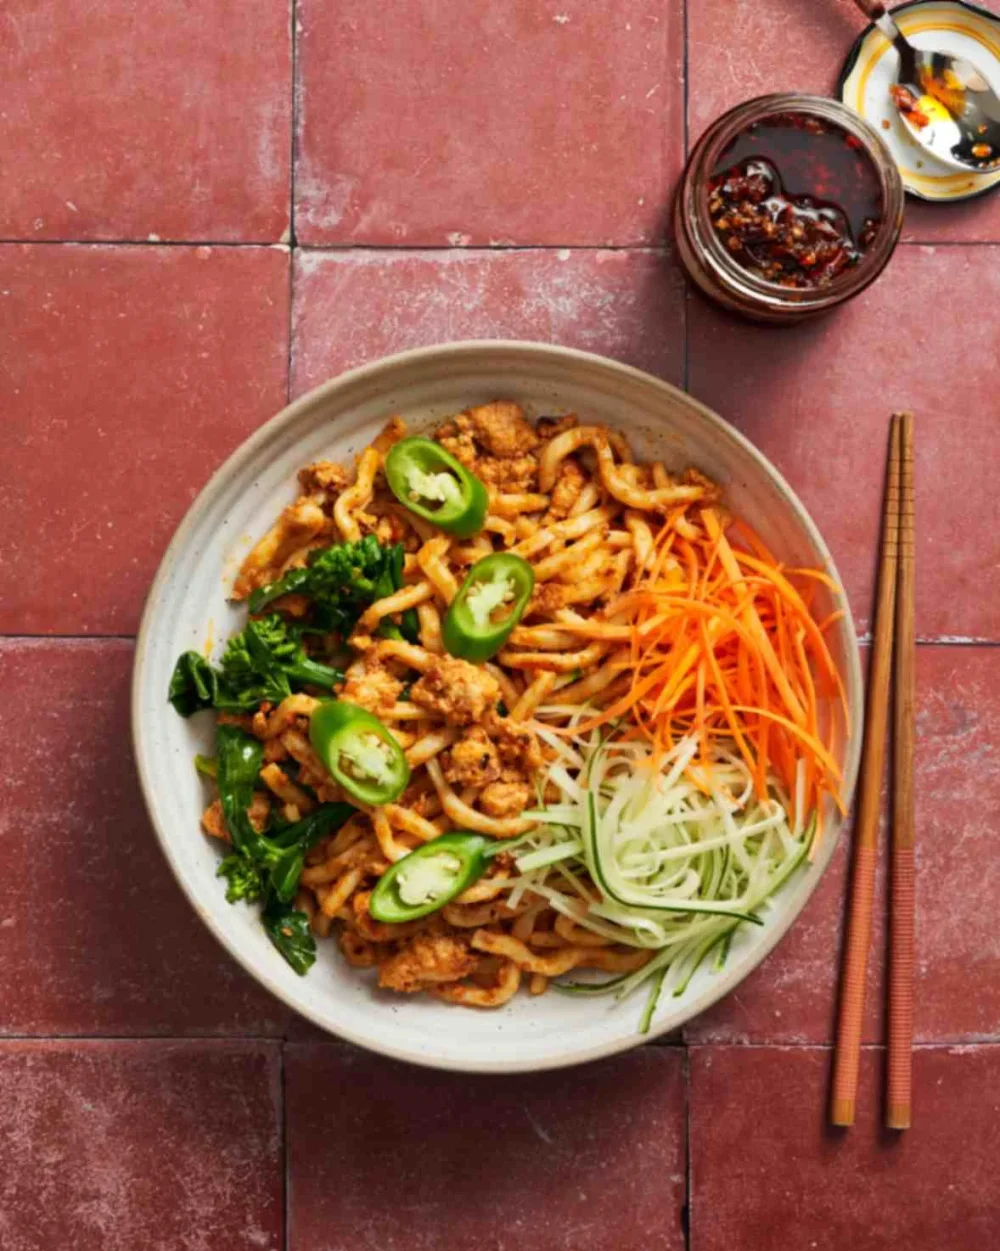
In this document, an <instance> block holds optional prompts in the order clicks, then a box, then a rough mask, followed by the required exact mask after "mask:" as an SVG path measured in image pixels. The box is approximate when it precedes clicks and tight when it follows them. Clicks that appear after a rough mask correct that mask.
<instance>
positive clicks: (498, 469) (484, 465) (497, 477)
mask: <svg viewBox="0 0 1000 1251" xmlns="http://www.w3.org/2000/svg"><path fill="white" fill-rule="evenodd" d="M475 471H476V474H477V476H478V477H480V478H482V480H483V482H485V483H486V485H487V486H490V487H493V489H494V490H495V491H500V492H502V493H503V494H505V495H507V494H513V495H518V494H521V493H523V492H526V491H534V490H535V488H536V486H537V484H538V461H537V460H536V459H535V458H534V456H511V457H509V458H500V457H497V456H483V457H481V458H480V459H479V460H477V461H476V465H475Z"/></svg>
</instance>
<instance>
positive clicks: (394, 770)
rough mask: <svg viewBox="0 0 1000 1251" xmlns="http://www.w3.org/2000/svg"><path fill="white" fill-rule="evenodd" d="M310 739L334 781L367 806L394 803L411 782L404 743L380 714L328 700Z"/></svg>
mask: <svg viewBox="0 0 1000 1251" xmlns="http://www.w3.org/2000/svg"><path fill="white" fill-rule="evenodd" d="M309 739H310V741H311V742H312V745H313V747H314V748H315V749H316V752H317V754H318V755H319V757H320V759H321V760H322V761H323V763H324V764H325V765H326V767H327V768H328V769H329V770H330V773H331V774H332V775H333V777H334V780H335V781H337V782H339V783H340V785H341V786H342V787H343V788H344V790H345V791H346V792H347V793H348V795H352V796H353V797H354V798H355V799H357V800H360V801H361V803H363V804H391V803H392V802H393V801H394V800H396V799H398V798H399V797H400V795H402V793H403V791H405V790H406V787H407V785H408V784H409V781H410V766H409V765H408V764H407V762H406V756H405V755H404V754H403V749H402V747H400V745H399V743H398V742H397V741H396V739H395V738H394V737H393V735H392V733H391V731H390V730H389V729H388V728H387V727H386V726H384V725H383V724H382V722H381V721H380V720H379V719H378V717H376V716H374V715H373V714H372V713H370V712H368V710H367V709H365V708H359V707H358V705H357V704H352V703H350V702H349V701H348V700H343V699H329V700H324V701H323V703H321V704H320V706H319V707H318V708H317V709H316V710H315V712H314V713H313V715H312V719H311V720H310V722H309Z"/></svg>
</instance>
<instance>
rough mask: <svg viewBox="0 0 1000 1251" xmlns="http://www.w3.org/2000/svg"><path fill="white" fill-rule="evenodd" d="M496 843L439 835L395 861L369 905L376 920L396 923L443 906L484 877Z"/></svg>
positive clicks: (466, 835) (467, 836) (475, 837)
mask: <svg viewBox="0 0 1000 1251" xmlns="http://www.w3.org/2000/svg"><path fill="white" fill-rule="evenodd" d="M495 846H496V839H493V838H485V837H484V836H483V835H482V834H469V833H464V832H461V831H456V832H454V833H452V834H442V835H441V836H440V838H435V839H433V840H432V841H431V842H429V843H424V845H423V846H422V847H418V848H416V850H415V851H411V852H410V853H409V854H408V855H406V856H403V858H402V859H401V860H397V861H396V863H395V864H392V865H390V866H389V868H388V869H387V870H386V871H385V873H383V874H382V876H381V877H380V878H379V881H378V885H377V886H376V887H375V889H374V890H373V891H372V896H371V899H370V900H369V901H368V911H369V912H370V913H371V915H372V916H373V917H374V918H375V920H376V921H385V922H387V923H388V924H389V925H398V924H401V923H402V922H404V921H416V920H419V918H420V917H425V916H427V915H428V914H429V913H431V912H436V911H437V910H438V908H443V907H444V905H445V904H446V903H449V902H450V901H451V900H452V899H454V898H455V896H456V895H460V894H461V893H462V891H463V890H466V889H467V888H468V887H470V886H471V885H472V883H473V882H476V881H478V880H479V878H481V877H482V876H483V874H484V873H485V872H486V869H487V867H488V866H489V863H490V857H489V856H487V855H485V854H484V853H485V851H486V849H487V848H488V847H495Z"/></svg>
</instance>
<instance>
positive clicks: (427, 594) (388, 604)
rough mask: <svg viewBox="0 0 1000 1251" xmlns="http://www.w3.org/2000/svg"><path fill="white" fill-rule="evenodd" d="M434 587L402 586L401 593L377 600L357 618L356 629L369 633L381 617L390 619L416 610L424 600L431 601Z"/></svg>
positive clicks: (427, 584)
mask: <svg viewBox="0 0 1000 1251" xmlns="http://www.w3.org/2000/svg"><path fill="white" fill-rule="evenodd" d="M433 597H434V587H433V586H432V585H431V584H430V582H415V583H414V584H413V585H412V586H404V587H403V589H402V590H401V591H396V592H394V594H392V595H387V596H386V597H385V599H377V600H376V601H375V603H374V604H372V605H371V606H370V607H369V608H366V609H365V611H364V612H363V613H362V614H361V616H360V617H359V618H358V629H359V630H364V631H366V632H370V631H372V630H374V629H375V627H376V626H377V625H378V623H379V622H380V621H381V620H382V618H383V617H391V616H392V615H393V613H397V612H405V611H406V610H407V608H416V606H417V605H418V604H422V603H424V601H425V600H429V599H433Z"/></svg>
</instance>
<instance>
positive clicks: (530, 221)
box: [0, 0, 1000, 1251]
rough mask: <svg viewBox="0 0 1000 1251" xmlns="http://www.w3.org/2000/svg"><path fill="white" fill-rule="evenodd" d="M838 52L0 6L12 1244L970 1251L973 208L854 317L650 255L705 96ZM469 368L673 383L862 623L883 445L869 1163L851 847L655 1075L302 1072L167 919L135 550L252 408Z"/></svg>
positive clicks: (981, 278) (6, 1195) (979, 831)
mask: <svg viewBox="0 0 1000 1251" xmlns="http://www.w3.org/2000/svg"><path fill="white" fill-rule="evenodd" d="M987 2H988V3H991V4H992V6H993V7H994V8H996V9H997V10H998V11H1000V0H987ZM980 3H983V0H980ZM860 20H861V19H860V18H859V17H858V15H857V14H856V11H855V9H854V8H853V6H852V4H851V3H849V0H823V3H819V0H816V2H815V3H813V2H808V3H807V2H806V0H802V2H800V3H793V2H792V0H688V3H687V11H686V12H685V11H684V8H683V6H682V4H681V3H680V0H672V2H670V3H663V2H662V0H659V2H658V3H652V0H588V2H587V3H586V4H584V3H581V2H580V0H558V3H556V2H554V3H552V4H551V5H545V4H541V3H539V2H538V0H508V2H507V3H505V4H500V5H494V6H492V7H491V8H490V9H489V11H488V12H487V11H486V9H485V7H484V6H477V5H471V4H468V3H463V2H462V0H398V3H396V4H394V5H392V6H391V7H390V6H382V7H379V6H372V5H365V4H363V3H361V2H360V0H291V6H290V4H289V0H254V2H253V3H249V4H247V3H237V2H236V0H198V3H195V2H194V0H173V2H172V3H168V2H167V0H152V3H147V4H145V5H143V6H141V8H140V7H139V6H136V5H134V4H132V3H130V2H128V0H90V3H88V4H87V5H85V6H67V5H65V4H60V3H58V2H57V0H6V3H5V4H4V5H3V8H2V11H0V58H2V63H3V65H4V67H5V68H4V91H3V98H2V100H0V152H3V153H4V154H5V160H4V175H3V180H2V186H3V191H2V193H0V240H2V242H0V414H2V417H0V421H2V429H3V434H4V439H3V454H2V458H0V503H2V505H3V510H4V514H5V515H6V517H7V519H8V520H7V524H6V525H5V526H4V528H3V537H2V538H0V634H2V636H3V637H2V638H0V691H2V692H3V698H2V700H0V727H2V728H0V735H2V739H3V741H4V742H6V743H7V748H6V749H5V759H4V768H3V769H2V771H0V836H2V840H3V841H2V844H0V845H2V847H3V851H4V856H3V864H4V871H3V873H2V874H0V1108H2V1109H3V1115H2V1117H0V1248H2V1249H3V1251H36V1249H37V1251H40V1249H41V1248H46V1251H47V1249H48V1248H50V1247H52V1246H54V1245H61V1246H66V1247H69V1248H72V1251H98V1249H99V1251H137V1249H140V1248H141V1249H146V1248H149V1249H150V1251H153V1249H157V1251H160V1249H162V1251H175V1249H176V1251H243V1249H246V1251H279V1249H280V1248H287V1249H288V1251H347V1249H350V1251H375V1249H376V1248H378V1249H380V1251H388V1249H391V1248H402V1247H411V1248H414V1251H425V1249H426V1251H431V1249H436V1248H448V1251H466V1249H470V1251H471V1249H472V1248H475V1249H476V1251H500V1249H502V1248H514V1247H516V1248H524V1249H526V1251H536V1249H537V1251H549V1249H551V1251H556V1249H560V1251H611V1249H612V1248H614V1249H615V1251H640V1249H641V1251H648V1249H649V1248H664V1249H670V1251H674V1249H677V1251H680V1249H681V1248H688V1249H690V1251H716V1249H718V1251H731V1249H734V1248H740V1249H741V1251H757V1249H758V1248H760V1249H765V1248H766V1249H768V1251H770V1249H772V1248H773V1249H774V1251H779V1249H780V1251H812V1249H816V1251H826V1249H829V1251H842V1249H843V1248H844V1247H848V1246H849V1247H851V1248H856V1249H857V1251H869V1249H870V1251H881V1248H889V1247H895V1246H901V1245H905V1246H907V1247H908V1248H909V1251H951V1249H954V1251H996V1248H998V1247H1000V1173H998V1171H997V1168H996V1153H997V1149H998V1147H1000V1093H998V1092H1000V940H998V937H997V935H998V929H997V926H996V924H995V914H996V901H997V899H998V897H1000V851H998V850H997V848H998V844H997V833H996V817H997V814H998V812H1000V647H998V646H997V645H998V644H1000V546H998V541H997V539H996V535H995V531H993V530H992V529H991V528H990V527H989V526H988V522H989V519H990V517H991V516H994V515H995V513H996V503H995V489H994V481H995V479H996V476H997V470H1000V455H998V453H997V450H996V448H997V444H996V442H995V435H994V429H993V426H994V419H995V414H996V393H997V380H998V375H997V360H996V341H997V339H996V328H995V327H996V320H997V316H998V315H1000V278H998V277H997V274H998V269H997V259H998V258H997V254H996V245H997V244H1000V195H998V196H994V197H988V198H986V199H983V200H979V201H976V202H974V203H970V204H968V205H965V206H956V207H951V208H929V207H927V206H919V205H912V206H911V209H910V212H909V214H908V217H907V224H906V231H905V239H906V243H905V244H904V245H903V246H902V247H901V248H900V250H899V252H898V253H897V255H896V257H895V259H894V261H893V263H892V266H891V268H890V270H889V271H888V273H887V274H886V276H885V278H884V280H883V281H881V282H880V283H879V284H878V285H877V286H875V287H874V288H873V289H872V290H871V291H870V292H869V293H867V294H866V295H865V296H863V297H862V298H860V299H859V300H858V301H857V302H856V303H855V304H854V305H853V306H852V307H850V308H849V309H847V310H845V311H843V312H841V313H840V314H839V315H836V316H834V317H831V318H830V319H828V320H827V321H825V322H822V323H817V324H815V325H814V326H811V327H808V328H806V329H803V330H795V331H784V332H778V331H766V330H759V329H751V328H749V327H748V326H745V325H742V324H737V323H734V322H732V321H729V320H728V319H726V318H724V317H722V316H720V315H719V314H718V313H716V312H715V311H714V310H713V309H711V308H709V307H707V306H706V305H704V304H703V303H701V302H700V300H699V299H696V298H694V297H693V296H692V295H690V294H689V293H688V292H687V291H686V290H685V288H684V285H683V283H682V282H681V280H680V278H679V276H678V273H677V270H676V268H675V265H674V262H673V258H672V256H671V254H670V249H669V246H668V245H666V244H665V243H664V222H665V217H666V211H667V206H668V203H669V194H670V190H671V187H672V185H673V182H674V180H675V178H676V175H677V172H678V170H679V168H680V165H681V163H682V161H683V159H684V154H685V149H686V147H687V146H688V145H689V143H690V139H691V138H692V137H696V136H697V134H698V133H699V132H700V131H701V129H702V128H703V127H704V126H705V125H706V123H707V122H708V121H709V120H710V119H711V118H712V117H713V116H714V115H715V114H716V113H717V112H718V111H719V110H721V109H722V108H723V107H725V106H727V105H728V104H729V103H731V102H733V101H735V100H738V99H740V98H741V97H746V96H749V95H752V94H755V93H758V92H759V91H761V90H764V89H769V88H778V89H781V88H805V89H812V90H818V91H828V90H830V88H831V86H832V83H833V80H834V78H835V75H836V71H837V68H838V64H839V62H840V60H841V58H842V57H843V55H844V53H845V51H846V48H847V46H848V44H849V43H850V41H851V40H852V39H853V37H854V36H855V34H856V33H857V31H858V29H859V27H860ZM901 321H902V325H901ZM898 331H902V333H895V332H898ZM471 336H485V337H529V338H537V339H544V340H550V341H553V342H558V343H568V344H573V345H577V346H581V347H585V348H589V349H592V350H595V351H598V352H604V353H607V354H608V355H611V356H615V357H618V358H620V359H622V360H626V361H629V362H631V363H634V364H637V365H639V366H641V367H643V368H645V369H648V370H651V371H652V372H654V373H656V374H658V375H660V376H662V377H664V378H667V379H669V380H670V381H672V382H675V383H678V384H681V385H686V386H688V387H689V389H690V390H691V391H692V392H693V393H694V394H695V395H697V396H698V397H699V398H701V399H703V400H705V401H707V402H708V403H709V404H711V405H712V406H714V407H715V408H717V409H718V410H719V411H720V412H722V413H723V414H724V415H725V416H726V417H728V418H729V419H730V420H732V421H733V422H735V423H736V424H737V425H738V426H739V427H740V428H741V429H743V430H745V431H746V432H747V433H748V434H749V435H750V436H751V437H752V438H753V439H754V440H755V441H756V442H757V443H758V444H759V445H760V446H761V447H762V448H763V449H764V450H765V452H766V453H767V454H768V455H769V456H771V457H772V458H773V459H774V461H775V462H776V463H777V464H778V465H779V467H780V468H781V469H782V470H783V471H784V472H785V473H786V474H787V475H788V476H789V478H790V479H791V480H792V482H793V484H794V485H795V487H796V488H797V489H798V490H799V491H800V493H801V494H802V496H803V498H804V499H805V501H806V503H807V505H808V506H809V508H810V509H811V510H812V511H813V513H814V515H815V516H816V518H817V520H818V521H819V523H820V525H821V526H822V528H823V530H824V532H825V534H826V536H827V538H828V540H829V542H830V545H831V547H832V548H833V551H834V554H835V556H836V559H837V560H838V562H839V564H840V567H841V569H842V570H843V572H844V575H845V578H846V580H847V583H848V586H849V590H850V592H851V595H852V600H853V604H854V609H855V613H856V617H857V620H858V623H859V626H860V627H861V628H862V629H863V630H864V629H866V628H867V625H868V619H869V604H870V600H871V583H872V570H873V563H874V550H875V537H876V529H877V514H878V504H879V495H880V490H881V462H882V457H883V449H884V436H885V423H886V418H887V414H888V412H889V411H890V410H891V409H892V408H894V407H901V406H904V405H909V406H912V407H913V408H915V409H916V410H917V413H918V423H919V424H918V452H919V463H918V466H917V473H918V497H919V504H920V508H919V535H918V557H919V602H918V632H919V635H920V639H921V648H920V656H919V683H920V692H919V770H920V772H919V807H918V828H917V847H918V857H919V863H920V868H921V876H920V894H919V930H920V936H919V962H918V976H919V982H918V1009H917V1017H916V1026H917V1036H918V1048H917V1052H916V1058H915V1082H916V1124H915V1128H914V1129H912V1130H911V1131H910V1132H909V1133H907V1134H906V1135H904V1136H903V1137H902V1138H900V1139H898V1140H892V1139H890V1138H889V1137H887V1136H886V1134H885V1133H883V1132H882V1131H881V1130H880V1128H879V1124H878V1091H879V1085H880V1068H881V1060H882V1053H881V1050H880V1043H881V1039H882V1037H883V1027H882V1019H881V1015H882V1014H881V985H882V979H881V976H880V973H879V971H878V968H879V962H878V961H877V960H875V961H873V963H872V969H871V995H870V999H869V1008H870V1012H869V1018H868V1022H867V1032H866V1040H867V1050H866V1052H865V1057H864V1060H865V1062H864V1064H863V1095H864V1099H863V1109H864V1110H863V1115H862V1117H861V1119H860V1121H859V1124H858V1125H857V1126H856V1128H855V1129H854V1130H853V1131H851V1132H850V1133H846V1134H834V1133H831V1132H830V1131H828V1130H826V1129H825V1128H824V1125H823V1107H824V1102H825V1090H826V1083H827V1078H828V1072H829V1060H830V1052H829V1048H830V1042H831V1037H832V1027H833V1012H834V990H835V978H836V968H837V954H838V944H839V941H840V928H841V908H842V892H843V886H844V879H845V873H846V863H847V856H846V851H847V848H846V846H844V847H842V848H841V849H840V851H839V852H838V856H837V858H836V860H835V862H834V864H833V866H832V867H831V870H830V872H829V874H828V876H827V878H826V879H825V881H824V883H823V885H822V887H821V889H820V890H819V891H818V892H817V894H816V896H815V897H814V899H813V900H812V902H811V903H810V905H809V907H808V908H807V910H806V912H805V913H804V914H803V916H802V917H801V919H800V920H799V922H798V923H797V924H796V926H795V927H794V929H793V930H792V932H791V933H790V935H789V936H788V938H787V939H786V941H784V942H783V943H782V944H781V945H780V947H779V948H778V950H777V951H776V952H775V953H774V954H773V955H772V956H771V957H770V959H769V960H768V961H767V962H766V963H765V964H764V965H763V966H762V967H761V968H760V969H759V970H758V971H757V972H756V973H755V974H754V975H753V976H752V977H750V978H748V979H747V981H746V982H745V983H744V984H743V985H742V986H741V987H740V988H739V989H738V990H737V992H736V993H735V994H733V995H731V996H730V997H729V998H728V999H727V1000H725V1001H724V1002H723V1003H721V1004H720V1005H718V1006H717V1007H716V1008H715V1009H714V1010H713V1011H711V1012H710V1013H708V1014H706V1015H705V1016H704V1017H702V1018H701V1019H699V1020H697V1021H695V1022H693V1023H692V1024H691V1025H690V1027H689V1028H688V1029H687V1030H686V1031H685V1033H684V1037H683V1039H682V1040H680V1041H677V1040H675V1041H674V1042H671V1043H669V1044H666V1045H657V1046H651V1047H647V1048H644V1049H642V1050H639V1051H635V1052H633V1053H631V1054H629V1055H627V1056H623V1057H621V1058H618V1059H615V1060H611V1061H608V1062H606V1063H602V1064H596V1065H592V1066H590V1067H588V1068H584V1069H579V1070H576V1071H568V1072H563V1073H556V1074H550V1075H543V1076H538V1077H518V1078H514V1079H502V1078H495V1079H494V1078H475V1079H471V1080H470V1079H467V1078H462V1077H458V1076H452V1075H448V1074H435V1073H427V1072H419V1071H417V1070H411V1069H408V1068H405V1067H401V1066H398V1065H395V1064H390V1063H387V1062H383V1061H382V1060H380V1059H378V1058H376V1057H372V1056H368V1055H366V1054H363V1053H360V1052H358V1051H355V1050H352V1049H351V1048H349V1047H347V1046H344V1045H341V1044H339V1043H337V1042H335V1041H333V1040H325V1039H322V1038H320V1037H319V1036H318V1035H316V1033H315V1031H312V1030H311V1029H309V1028H308V1027H305V1026H303V1025H301V1024H300V1023H299V1022H298V1021H297V1020H296V1019H294V1018H292V1017H291V1015H290V1014H289V1013H288V1012H287V1011H286V1010H285V1009H283V1008H282V1006H281V1005H280V1004H279V1003H278V1002H277V1001H275V1000H272V999H271V998H270V997H269V996H268V995H266V994H265V993H264V992H263V991H262V990H259V989H258V988H257V986H256V985H255V983H253V982H252V981H250V980H249V979H248V978H247V977H246V976H245V975H244V974H243V973H242V972H241V970H239V969H238V968H237V967H236V966H235V965H234V964H233V963H232V962H230V961H229V959H228V958H227V957H226V956H225V955H223V953H222V952H221V951H220V950H219V949H218V948H217V946H216V945H215V943H214V942H213V940H212V939H211V938H210V937H209V936H208V935H207V933H206V932H205V931H204V930H203V929H202V928H201V927H200V925H199V924H198V922H197V921H196V919H195V918H194V916H193V914H192V913H191V911H190V909H189V908H188V906H187V904H186V903H185V902H184V900H183V899H182V898H181V895H180V893H179V891H178V890H177V888H176V887H175V886H174V884H173V882H172V880H171V879H170V877H169V874H168V872H167V869H166V867H165V865H164V864H163V863H162V862H161V859H160V856H159V853H158V852H157V850H156V849H155V846H154V844H153V842H152V835H151V833H150V831H149V828H148V826H147V823H146V820H145V818H144V816H143V813H142V808H141V802H140V799H139V794H138V789H137V785H136V782H135V778H134V775H133V770H132V766H131V763H130V754H129V739H128V696H127V691H128V679H129V666H130V663H131V652H132V642H131V639H132V635H133V634H134V631H135V628H136V624H137V621H138V617H139V613H140V610H141V607H142V602H143V596H144V592H145V588H146V587H147V585H148V583H149V580H150V578H151V576H152V573H153V570H154V568H155V566H156V564H157V561H158V559H159V557H160V554H161V552H162V550H163V548H164V546H165V544H166V541H167V539H168V537H169V535H170V534H171V532H172V530H173V528H174V526H175V525H176V523H177V521H178V520H179V518H180V516H181V514H182V513H183V511H184V509H185V508H186V507H187V505H188V504H189V503H190V501H191V499H192V498H193V497H194V495H195V493H196V492H197V490H198V488H199V487H200V486H201V485H202V483H203V482H204V481H205V480H206V479H207V477H208V476H209V474H210V473H211V471H212V469H213V468H214V466H215V465H216V464H217V463H218V462H219V460H220V459H221V458H222V457H223V456H224V455H225V454H226V453H227V452H228V451H229V450H230V449H231V448H232V447H234V446H235V445H236V444H237V443H238V442H239V441H240V440H241V439H242V438H243V437H244V436H245V435H246V434H247V433H248V432H249V431H251V430H253V429H254V428H255V427H256V426H257V425H259V424H260V422H262V421H263V420H264V419H265V418H267V417H268V416H269V415H270V414H272V413H273V412H275V411H276V410H277V409H278V408H279V407H281V406H282V404H283V403H284V402H285V400H286V398H287V397H288V396H289V395H293V394H297V393H300V392H302V391H304V390H306V389H308V388H309V387H311V386H313V385H314V384H315V383H317V382H319V381H321V380H322V379H324V378H326V377H328V376H329V375H330V374H332V373H335V372H337V371H338V370H340V369H343V368H346V367H348V366H351V365H354V364H357V363H359V362H361V361H364V360H369V359H371V358H373V357H376V356H379V355H382V354H384V353H387V352H392V351H395V350H397V349H400V348H404V347H408V346H412V345H416V344H421V343H430V342H435V341H441V340H447V339H455V338H463V337H471ZM890 343H891V351H890V350H889V346H888V345H889V344H890ZM720 362H724V364H720ZM881 928H882V927H881V925H879V926H878V927H877V935H878V936H879V938H878V942H877V943H876V948H877V949H878V944H879V942H880V941H881V937H880V936H881ZM878 954H879V951H878V950H876V955H878Z"/></svg>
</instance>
